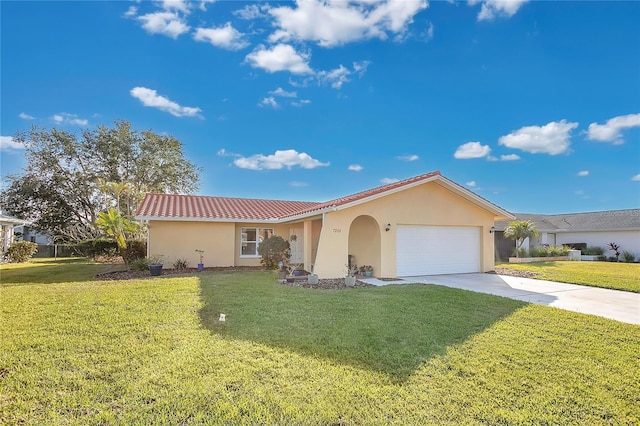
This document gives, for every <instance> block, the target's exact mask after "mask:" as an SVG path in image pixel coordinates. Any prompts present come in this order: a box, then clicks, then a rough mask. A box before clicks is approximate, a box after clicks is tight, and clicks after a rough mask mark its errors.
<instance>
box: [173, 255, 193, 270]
mask: <svg viewBox="0 0 640 426" xmlns="http://www.w3.org/2000/svg"><path fill="white" fill-rule="evenodd" d="M172 266H173V269H175V270H178V271H184V270H185V269H187V268H188V267H189V262H188V261H187V259H185V258H178V259H176V260H174V262H173V264H172Z"/></svg>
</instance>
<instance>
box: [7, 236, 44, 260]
mask: <svg viewBox="0 0 640 426" xmlns="http://www.w3.org/2000/svg"><path fill="white" fill-rule="evenodd" d="M37 251H38V245H37V244H36V243H32V242H30V241H15V242H14V243H13V244H11V246H10V247H9V248H8V249H7V253H6V254H5V256H6V258H7V261H8V262H10V263H22V262H26V261H28V260H29V259H31V257H33V255H34V254H36V253H37Z"/></svg>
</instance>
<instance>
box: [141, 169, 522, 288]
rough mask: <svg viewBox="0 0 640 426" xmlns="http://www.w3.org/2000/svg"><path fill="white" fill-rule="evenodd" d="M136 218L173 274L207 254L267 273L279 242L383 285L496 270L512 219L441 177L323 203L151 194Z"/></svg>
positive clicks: (306, 260)
mask: <svg viewBox="0 0 640 426" xmlns="http://www.w3.org/2000/svg"><path fill="white" fill-rule="evenodd" d="M136 218H137V219H138V220H143V221H147V222H148V225H149V236H148V252H149V254H150V255H163V256H164V259H165V262H166V264H167V265H170V263H171V262H172V261H173V260H175V259H177V258H185V259H187V260H188V261H189V263H190V264H191V265H195V264H197V263H198V262H199V255H198V253H196V249H198V250H204V263H205V266H206V267H209V266H254V265H255V266H258V265H260V257H259V255H258V252H257V247H258V245H259V244H260V241H262V240H263V239H265V238H268V237H270V236H271V235H280V236H282V237H283V238H285V239H287V240H289V242H290V244H291V251H292V259H291V261H292V262H294V263H303V264H304V267H305V269H306V270H308V271H311V270H313V271H314V272H315V273H317V274H318V275H319V277H320V278H337V277H343V276H344V275H345V270H346V265H347V264H348V262H349V256H352V261H353V262H354V263H356V264H358V265H372V266H373V268H374V272H373V274H374V275H375V276H377V277H399V276H411V275H423V274H450V273H465V272H486V271H489V270H491V269H493V267H494V238H493V235H492V234H491V233H490V231H491V228H492V226H493V225H494V222H495V221H496V220H504V219H512V218H513V216H512V215H511V214H510V213H509V212H507V211H505V210H503V209H502V208H500V207H498V206H496V205H495V204H492V203H491V202H489V201H487V200H486V199H484V198H482V197H480V196H478V195H477V194H475V193H473V192H471V191H469V190H468V189H466V188H464V187H462V186H460V185H458V184H457V183H455V182H453V181H451V180H449V179H447V178H446V177H444V176H442V175H441V174H440V172H433V173H428V174H424V175H420V176H416V177H413V178H410V179H406V180H403V181H400V182H396V183H391V184H389V185H385V186H381V187H377V188H373V189H370V190H367V191H363V192H359V193H357V194H353V195H349V196H346V197H342V198H338V199H335V200H331V201H327V202H324V203H315V202H300V201H280V200H258V199H246V198H226V197H205V196H195V195H171V194H147V195H146V196H145V198H144V199H143V201H142V202H141V204H140V206H139V208H138V211H137V214H136Z"/></svg>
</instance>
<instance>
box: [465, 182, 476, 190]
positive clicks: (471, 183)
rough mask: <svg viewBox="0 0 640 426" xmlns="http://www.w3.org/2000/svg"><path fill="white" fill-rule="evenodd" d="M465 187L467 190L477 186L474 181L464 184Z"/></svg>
mask: <svg viewBox="0 0 640 426" xmlns="http://www.w3.org/2000/svg"><path fill="white" fill-rule="evenodd" d="M465 185H467V186H468V187H469V188H475V187H476V186H477V184H476V181H475V180H472V181H469V182H467V183H465Z"/></svg>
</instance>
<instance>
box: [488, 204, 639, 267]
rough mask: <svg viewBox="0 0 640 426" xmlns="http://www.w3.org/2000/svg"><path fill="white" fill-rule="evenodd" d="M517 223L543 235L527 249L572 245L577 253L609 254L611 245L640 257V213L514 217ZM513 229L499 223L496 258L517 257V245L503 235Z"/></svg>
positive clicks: (613, 211) (590, 213)
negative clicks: (523, 222) (591, 249)
mask: <svg viewBox="0 0 640 426" xmlns="http://www.w3.org/2000/svg"><path fill="white" fill-rule="evenodd" d="M514 216H515V217H516V219H515V220H530V221H531V222H533V223H535V226H536V229H537V230H538V232H539V233H540V235H539V236H538V237H537V238H532V239H531V241H528V240H525V242H524V244H523V247H524V248H526V249H529V248H532V247H539V246H541V245H544V244H549V245H557V246H561V245H568V246H571V247H574V248H577V249H581V248H584V247H587V246H588V247H602V248H603V249H604V250H605V254H606V255H609V256H612V255H613V252H611V251H609V252H607V251H606V250H607V244H609V243H611V242H613V243H616V244H618V245H619V246H620V247H621V249H622V250H623V251H629V252H631V253H634V254H635V255H636V258H638V256H640V209H627V210H606V211H599V212H588V213H570V214H554V215H543V214H527V213H514ZM508 225H509V221H508V220H501V221H497V222H496V224H495V231H496V232H495V235H496V237H495V238H496V242H495V245H496V257H497V259H499V260H507V258H508V257H509V256H512V255H513V251H514V249H515V242H514V240H512V239H505V238H504V235H503V232H504V230H505V228H506V227H507V226H508Z"/></svg>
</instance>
